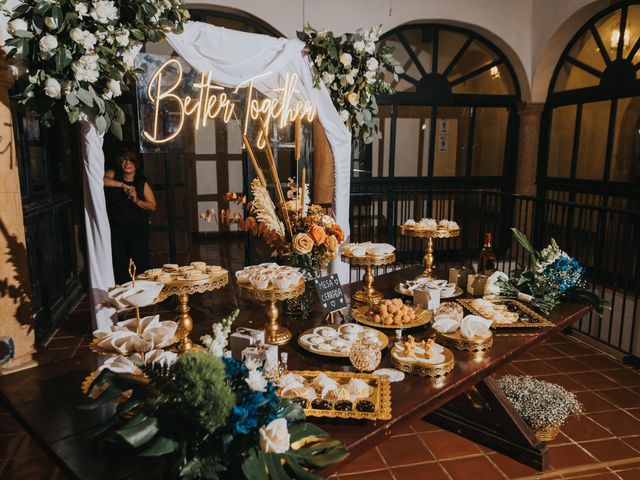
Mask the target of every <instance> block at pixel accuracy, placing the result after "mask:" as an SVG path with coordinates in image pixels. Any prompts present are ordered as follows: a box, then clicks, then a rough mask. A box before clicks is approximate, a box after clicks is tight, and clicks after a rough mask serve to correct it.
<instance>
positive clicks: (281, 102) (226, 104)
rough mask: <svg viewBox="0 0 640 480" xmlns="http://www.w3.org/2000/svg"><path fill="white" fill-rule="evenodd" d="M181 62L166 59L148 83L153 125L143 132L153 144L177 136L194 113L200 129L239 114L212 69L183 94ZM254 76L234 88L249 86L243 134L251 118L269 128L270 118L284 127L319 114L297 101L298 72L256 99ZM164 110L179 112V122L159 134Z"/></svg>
mask: <svg viewBox="0 0 640 480" xmlns="http://www.w3.org/2000/svg"><path fill="white" fill-rule="evenodd" d="M169 68H175V69H176V74H175V75H169V74H168V69H169ZM163 77H164V78H165V79H166V78H167V77H170V78H171V82H169V83H170V84H169V85H165V83H167V82H166V81H165V82H163ZM182 77H183V72H182V64H181V63H180V61H179V60H177V59H171V60H167V61H166V62H165V63H164V64H162V65H161V66H160V68H158V70H157V71H156V72H155V73H154V74H153V76H152V77H151V80H150V81H149V84H148V86H147V96H148V97H149V100H151V102H152V103H153V113H152V121H153V123H152V128H151V132H148V131H147V130H144V131H143V135H144V137H145V138H146V139H147V140H148V141H150V142H153V143H167V142H169V141H171V140H172V139H174V138H175V137H176V136H178V135H179V134H180V132H181V130H182V128H183V127H184V124H185V120H186V117H190V116H193V122H194V128H195V129H196V130H198V128H200V126H202V127H204V126H206V125H207V120H210V119H215V118H218V117H220V118H222V120H223V121H224V122H225V123H227V122H229V120H231V118H232V117H236V115H235V112H234V109H235V104H234V103H233V102H232V100H231V99H230V98H229V96H228V95H227V93H226V92H225V91H224V90H225V89H224V88H223V87H221V86H220V85H216V84H214V83H211V72H209V73H207V74H205V73H202V74H201V75H200V81H199V82H198V83H194V84H193V89H194V90H195V91H196V92H197V93H196V94H195V95H193V96H188V95H187V96H180V95H178V94H177V93H176V90H177V89H178V88H179V87H180V85H181V83H182ZM254 80H255V79H251V80H249V81H247V82H244V83H243V84H242V85H239V86H238V87H236V88H235V89H234V90H233V93H237V92H238V90H239V89H240V88H241V87H243V86H246V88H247V98H246V102H247V108H246V109H245V115H244V120H243V125H242V129H243V133H244V134H245V135H246V134H247V127H248V124H249V119H250V118H251V119H252V120H257V119H258V118H259V117H260V116H262V119H263V120H264V124H265V127H266V129H267V133H268V129H269V127H270V125H271V121H272V120H275V121H277V123H278V126H279V127H281V128H282V127H285V126H286V125H287V124H288V123H291V122H295V121H296V120H297V119H300V120H303V119H305V118H306V120H308V121H312V120H313V118H314V117H315V114H316V109H315V107H314V106H313V105H312V104H311V102H309V101H300V100H295V99H294V98H293V97H294V93H296V92H297V90H296V84H297V82H298V76H297V75H296V74H295V73H293V74H292V73H287V74H286V75H285V77H284V86H283V87H282V88H278V89H275V90H274V91H273V93H274V94H275V95H274V96H273V97H272V98H264V99H261V100H259V99H257V98H254V86H253V81H254ZM161 112H171V113H174V114H177V115H178V124H177V126H176V128H175V130H173V131H172V132H171V133H170V134H169V135H167V136H161V135H160V136H159V134H158V127H159V116H160V114H161ZM257 144H258V148H264V146H265V139H264V138H263V136H262V133H261V132H260V134H259V135H258V140H257Z"/></svg>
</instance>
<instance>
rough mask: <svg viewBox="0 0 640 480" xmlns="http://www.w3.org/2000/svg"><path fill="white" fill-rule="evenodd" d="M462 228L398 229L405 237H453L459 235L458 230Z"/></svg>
mask: <svg viewBox="0 0 640 480" xmlns="http://www.w3.org/2000/svg"><path fill="white" fill-rule="evenodd" d="M461 230H462V229H461V228H458V229H456V230H445V229H444V228H438V229H436V230H427V229H424V228H410V227H409V228H407V227H404V226H403V227H402V228H401V229H400V233H401V234H402V235H404V236H405V237H416V238H454V237H459V236H460V231H461Z"/></svg>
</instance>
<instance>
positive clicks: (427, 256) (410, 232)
mask: <svg viewBox="0 0 640 480" xmlns="http://www.w3.org/2000/svg"><path fill="white" fill-rule="evenodd" d="M460 231H461V230H460V229H459V228H458V229H456V230H445V229H442V228H438V229H436V230H425V229H418V228H407V227H402V230H401V231H400V233H402V235H404V236H405V237H413V238H426V239H427V246H426V249H425V253H424V258H423V262H424V271H423V272H422V273H421V274H420V275H418V277H417V278H420V277H426V278H436V276H435V275H434V273H433V262H434V260H435V257H434V255H433V252H434V250H433V239H434V238H455V237H459V236H460Z"/></svg>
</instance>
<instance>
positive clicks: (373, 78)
mask: <svg viewBox="0 0 640 480" xmlns="http://www.w3.org/2000/svg"><path fill="white" fill-rule="evenodd" d="M376 75H377V73H376V72H374V71H372V70H369V71H368V72H367V73H365V74H364V78H366V79H367V83H373V82H375V81H376Z"/></svg>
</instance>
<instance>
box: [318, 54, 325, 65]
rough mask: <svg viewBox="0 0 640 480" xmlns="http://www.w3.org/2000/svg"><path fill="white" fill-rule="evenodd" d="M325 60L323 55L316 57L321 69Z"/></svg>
mask: <svg viewBox="0 0 640 480" xmlns="http://www.w3.org/2000/svg"><path fill="white" fill-rule="evenodd" d="M323 60H324V55H322V54H321V53H319V54H318V56H317V57H316V65H317V66H318V67H319V66H320V65H322V61H323Z"/></svg>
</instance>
